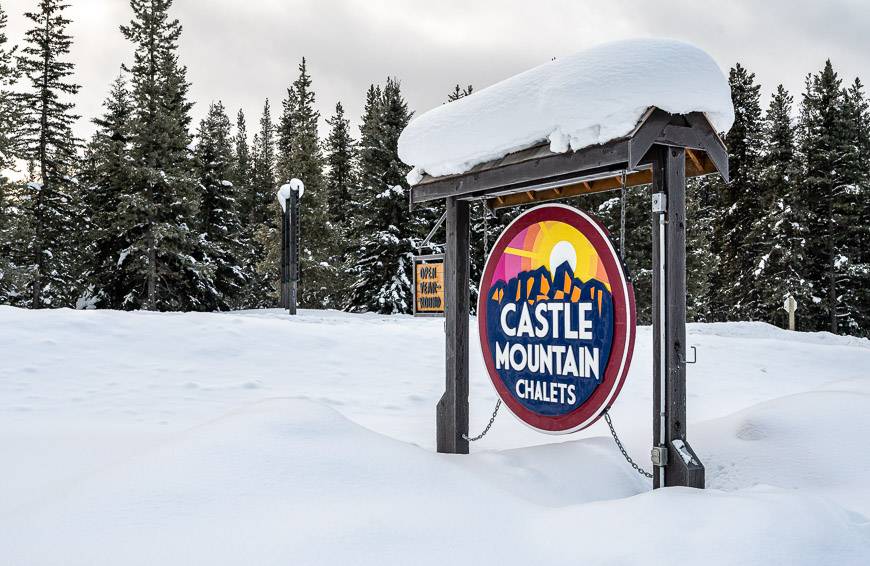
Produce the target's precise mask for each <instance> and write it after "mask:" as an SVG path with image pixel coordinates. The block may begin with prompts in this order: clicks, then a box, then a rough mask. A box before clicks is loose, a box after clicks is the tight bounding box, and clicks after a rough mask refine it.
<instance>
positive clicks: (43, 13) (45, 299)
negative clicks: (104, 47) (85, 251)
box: [18, 0, 81, 308]
mask: <svg viewBox="0 0 870 566" xmlns="http://www.w3.org/2000/svg"><path fill="white" fill-rule="evenodd" d="M37 7H38V10H37V11H35V12H27V13H26V14H25V16H26V17H27V19H29V20H30V21H31V22H32V24H33V27H32V28H31V29H29V30H28V31H27V32H26V33H25V40H26V42H27V43H26V46H25V47H24V49H23V54H22V56H21V57H20V59H19V60H18V64H19V68H20V69H21V70H22V72H23V74H24V75H25V76H26V77H27V79H28V81H29V88H28V89H27V90H26V91H24V92H22V93H21V94H20V95H19V96H18V102H19V108H20V109H21V116H20V123H19V128H18V136H19V138H18V141H19V153H20V155H21V157H22V158H24V159H27V160H30V161H32V162H33V163H34V164H35V166H36V172H37V179H34V180H32V181H31V182H30V183H28V185H27V186H28V188H29V189H30V190H29V191H27V192H26V194H25V195H24V196H23V200H22V203H21V204H22V209H23V210H24V219H23V221H24V222H27V223H29V224H30V230H31V231H32V235H33V237H32V238H31V239H30V240H29V241H28V242H26V244H25V245H26V246H27V250H26V252H25V253H26V254H27V255H28V256H30V258H31V261H32V265H33V268H32V270H31V272H32V280H31V282H30V287H31V300H30V305H31V306H32V307H33V308H41V307H43V306H64V305H66V306H70V305H72V304H74V302H75V298H76V288H77V279H78V277H77V274H76V273H75V271H76V270H77V258H76V256H75V249H74V246H75V245H76V242H75V241H74V237H75V236H74V235H75V234H77V233H81V232H77V231H76V224H75V223H76V222H77V221H78V219H79V218H80V214H79V213H78V212H79V211H77V207H78V206H79V202H78V194H77V192H78V191H77V187H76V184H75V182H74V179H73V174H74V170H75V167H76V160H77V155H76V151H77V145H78V140H77V139H76V138H75V137H74V136H73V135H72V130H71V126H72V124H73V122H74V121H75V120H76V119H77V118H78V116H76V115H74V114H72V109H73V103H72V102H70V101H69V98H70V97H72V96H73V95H75V94H76V93H77V92H78V89H79V87H78V85H76V84H74V83H72V82H70V81H69V77H70V76H71V75H72V74H73V64H72V63H70V62H67V61H64V60H63V58H64V56H65V55H67V54H68V53H69V49H70V45H71V44H72V39H71V38H70V36H69V35H68V34H67V33H66V27H67V25H69V23H70V20H69V19H67V18H66V17H64V15H63V11H64V9H65V8H66V5H65V4H62V3H61V2H60V1H59V0H40V1H39V3H38V4H37Z"/></svg>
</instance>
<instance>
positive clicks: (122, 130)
mask: <svg viewBox="0 0 870 566" xmlns="http://www.w3.org/2000/svg"><path fill="white" fill-rule="evenodd" d="M103 106H104V107H105V109H106V110H105V113H104V115H103V116H102V117H101V118H97V119H95V120H94V124H96V126H97V131H96V132H95V133H94V136H93V138H92V139H91V141H90V143H89V144H88V146H87V148H86V151H85V159H84V165H83V167H82V172H81V178H82V183H83V186H84V187H85V189H84V201H85V208H86V216H87V217H88V218H89V219H90V229H89V234H90V240H89V242H88V247H87V250H86V253H85V254H84V255H85V256H86V257H87V258H88V259H87V263H86V269H85V279H86V281H87V285H88V288H89V290H88V294H89V295H90V298H91V300H92V301H93V304H94V305H95V306H99V307H105V308H112V309H121V308H124V297H125V296H127V294H128V293H129V291H130V288H131V285H132V284H133V283H132V281H131V274H130V273H128V272H127V264H126V261H125V260H126V258H127V256H128V255H129V253H130V252H129V246H130V239H129V235H128V234H127V231H126V223H125V222H124V221H123V219H120V220H121V221H120V222H119V211H120V209H121V203H122V202H123V201H124V199H125V198H126V193H127V191H128V190H129V188H130V185H131V183H132V180H133V168H132V166H131V154H130V149H131V147H130V139H131V135H132V130H131V120H132V112H133V107H132V101H131V99H130V93H129V91H128V90H127V83H126V81H125V80H124V77H123V76H119V77H118V78H117V79H116V80H115V81H114V82H113V83H112V87H111V90H110V92H109V96H108V97H107V98H106V100H105V102H104V103H103Z"/></svg>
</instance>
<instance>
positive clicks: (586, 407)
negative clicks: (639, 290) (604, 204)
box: [478, 205, 635, 433]
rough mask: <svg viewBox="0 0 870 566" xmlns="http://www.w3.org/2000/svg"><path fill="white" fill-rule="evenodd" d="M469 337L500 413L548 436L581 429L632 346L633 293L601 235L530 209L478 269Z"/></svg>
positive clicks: (565, 216)
mask: <svg viewBox="0 0 870 566" xmlns="http://www.w3.org/2000/svg"><path fill="white" fill-rule="evenodd" d="M478 329H479V334H480V344H481V351H482V353H483V358H484V362H485V364H486V367H487V372H488V374H489V376H490V379H491V380H492V383H493V385H494V386H495V389H496V391H497V392H498V394H499V396H500V397H501V399H502V401H504V403H505V404H506V405H507V407H508V408H509V409H510V410H511V411H512V412H513V413H514V414H515V415H516V416H517V417H519V418H520V419H521V420H522V421H523V422H525V423H526V424H528V425H530V426H532V427H533V428H536V429H538V430H541V431H543V432H548V433H565V432H573V431H576V430H580V429H582V428H585V427H587V426H589V425H591V424H592V423H593V422H595V420H597V419H598V418H599V417H600V416H601V414H602V412H603V411H604V409H606V408H607V407H609V406H610V405H611V404H612V403H613V401H614V399H615V398H616V395H617V394H618V393H619V390H620V388H621V387H622V383H623V381H624V378H625V375H626V373H627V372H628V366H629V364H630V362H631V353H632V350H633V348H634V335H635V313H634V290H633V289H632V287H631V284H630V283H629V282H628V280H627V278H626V276H625V272H624V269H623V267H622V262H621V260H620V259H619V256H618V255H617V253H616V251H615V249H614V247H613V245H612V243H611V242H610V239H609V238H608V236H607V232H606V231H605V230H604V228H603V227H601V226H600V225H599V224H598V223H597V222H596V221H594V220H593V219H592V218H591V217H589V216H588V215H586V214H585V213H583V212H581V211H579V210H576V209H574V208H571V207H567V206H563V205H545V206H539V207H536V208H533V209H531V210H529V211H527V212H525V213H524V214H522V215H521V216H519V217H518V218H517V219H516V220H514V221H513V222H512V223H511V224H510V225H509V226H508V227H507V228H506V229H505V231H504V232H503V233H502V234H501V236H499V238H498V241H497V242H496V244H495V246H494V247H493V250H492V252H491V253H490V256H489V258H488V259H487V262H486V266H485V268H484V273H483V277H482V280H481V285H480V295H479V299H478Z"/></svg>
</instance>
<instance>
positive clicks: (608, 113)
mask: <svg viewBox="0 0 870 566" xmlns="http://www.w3.org/2000/svg"><path fill="white" fill-rule="evenodd" d="M653 106H656V107H658V108H661V109H662V110H665V111H667V112H670V113H673V114H681V113H689V112H703V113H705V115H706V116H707V118H708V119H709V120H710V122H711V124H712V125H713V127H714V128H716V131H718V132H727V131H728V130H729V129H730V128H731V123H732V122H733V121H734V107H733V105H732V103H731V89H730V88H729V86H728V81H727V79H726V78H725V75H724V74H723V73H722V71H721V70H720V68H719V66H718V65H717V64H716V62H715V61H714V60H713V58H712V57H710V55H708V54H707V53H706V52H704V51H703V50H701V49H700V48H698V47H695V46H694V45H691V44H689V43H685V42H682V41H677V40H671V39H632V40H623V41H614V42H611V43H605V44H602V45H598V46H595V47H592V48H591V49H587V50H585V51H580V52H578V53H575V54H573V55H568V56H566V57H559V58H556V59H554V60H552V61H549V62H547V63H544V64H543V65H540V66H538V67H535V68H533V69H530V70H528V71H526V72H524V73H520V74H518V75H515V76H513V77H510V78H508V79H505V80H503V81H501V82H499V83H496V84H494V85H492V86H490V87H487V88H485V89H482V90H479V91H477V92H474V93H473V94H471V95H470V96H466V97H463V98H461V99H459V100H456V101H453V102H450V103H449V104H443V105H441V106H438V107H436V108H433V109H431V110H429V111H428V112H425V113H423V114H421V115H419V116H417V117H416V118H414V119H413V120H412V121H411V123H410V124H408V127H407V128H405V130H404V131H403V132H402V135H401V137H400V138H399V157H400V158H401V159H402V161H404V162H405V163H406V164H408V165H411V166H413V167H414V169H413V170H412V171H411V173H409V174H408V182H409V183H410V184H412V185H413V184H416V183H417V182H419V181H420V179H421V178H422V174H423V173H424V172H425V173H428V174H430V175H434V176H440V175H449V174H457V173H464V172H466V171H468V170H469V169H471V168H472V167H474V166H475V165H477V164H479V163H483V162H486V161H490V160H492V159H497V158H500V157H503V156H505V155H507V154H508V153H510V152H513V151H517V150H520V149H524V148H527V147H531V146H533V145H535V144H538V143H542V142H545V141H547V142H549V144H550V149H551V150H552V151H554V152H558V153H564V152H566V151H569V150H575V151H576V150H577V149H580V148H583V147H587V146H590V145H595V144H600V143H604V142H607V141H610V140H612V139H616V138H619V137H622V136H625V135H627V134H629V133H630V132H631V131H632V130H633V129H634V128H635V127H636V126H637V124H638V121H639V120H640V118H641V117H642V116H643V114H644V113H645V112H646V111H647V109H649V108H650V107H653Z"/></svg>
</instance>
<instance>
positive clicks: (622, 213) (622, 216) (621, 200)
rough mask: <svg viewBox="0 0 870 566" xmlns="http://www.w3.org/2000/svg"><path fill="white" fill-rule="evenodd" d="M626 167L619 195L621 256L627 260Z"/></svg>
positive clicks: (623, 259)
mask: <svg viewBox="0 0 870 566" xmlns="http://www.w3.org/2000/svg"><path fill="white" fill-rule="evenodd" d="M627 190H628V189H627V187H626V186H625V169H623V170H622V192H621V193H620V195H619V256H620V257H621V258H622V261H625V199H626V192H627Z"/></svg>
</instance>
